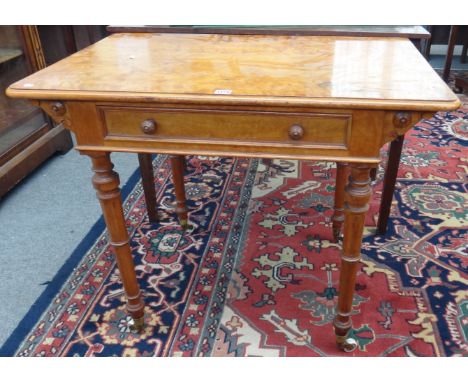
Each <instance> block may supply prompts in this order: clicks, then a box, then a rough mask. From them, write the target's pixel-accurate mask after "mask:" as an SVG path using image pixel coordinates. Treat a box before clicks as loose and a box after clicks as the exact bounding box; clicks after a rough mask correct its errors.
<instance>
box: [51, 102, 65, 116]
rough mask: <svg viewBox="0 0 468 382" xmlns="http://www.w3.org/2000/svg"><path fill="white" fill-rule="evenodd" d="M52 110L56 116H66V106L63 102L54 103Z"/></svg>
mask: <svg viewBox="0 0 468 382" xmlns="http://www.w3.org/2000/svg"><path fill="white" fill-rule="evenodd" d="M50 108H51V109H52V111H53V112H54V113H55V114H56V115H64V114H65V105H64V104H63V103H62V102H58V101H57V102H52V104H51V105H50Z"/></svg>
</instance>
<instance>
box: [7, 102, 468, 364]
mask: <svg viewBox="0 0 468 382" xmlns="http://www.w3.org/2000/svg"><path fill="white" fill-rule="evenodd" d="M467 144H468V108H465V109H460V110H458V111H456V112H452V113H439V114H438V115H437V116H435V117H434V118H433V119H431V120H426V121H423V122H421V123H420V124H419V125H418V126H417V127H416V128H415V129H413V130H412V131H411V132H410V133H408V135H407V139H406V141H405V147H404V150H403V157H402V161H401V166H400V172H399V179H398V183H397V191H396V195H395V199H394V204H393V208H392V213H391V218H390V222H389V230H388V234H387V236H386V237H380V236H375V235H374V231H375V223H376V220H377V213H378V208H379V203H380V195H381V187H382V171H379V177H378V179H377V180H376V183H375V185H374V188H375V193H374V198H373V200H372V203H371V209H370V211H369V214H368V216H367V223H366V224H367V227H366V232H365V233H366V235H365V239H364V243H363V260H362V263H361V264H362V265H361V268H360V271H359V273H358V278H357V285H356V289H355V295H354V307H353V329H352V333H351V335H352V337H353V338H355V339H356V340H357V342H358V344H359V347H358V349H357V350H356V351H355V352H354V353H352V354H347V353H343V352H340V351H339V350H337V348H336V347H335V343H334V335H333V329H332V320H333V317H334V315H335V305H336V302H337V284H338V275H339V268H340V262H339V255H340V246H339V245H338V244H335V243H333V241H332V230H331V216H332V212H333V193H334V178H335V165H334V164H332V163H324V162H320V163H319V162H309V161H294V160H257V159H233V158H222V157H217V158H207V157H191V158H189V160H188V170H187V173H186V182H187V184H186V188H187V197H188V200H189V207H190V222H191V224H192V225H193V228H192V229H191V230H189V231H187V232H184V231H182V230H181V228H180V226H179V225H178V224H177V219H176V216H175V213H174V212H173V211H174V210H173V203H174V200H173V198H174V197H173V186H172V182H171V178H170V166H169V163H168V160H167V159H166V157H165V156H157V157H156V158H155V160H154V166H155V176H156V178H157V179H156V189H157V195H158V200H159V201H160V203H161V206H160V212H161V216H162V219H161V222H160V223H158V224H153V225H152V224H149V223H148V220H147V216H146V210H145V201H144V196H143V192H142V187H141V183H140V182H139V179H138V177H139V174H138V172H136V173H135V174H134V175H133V177H132V179H131V181H130V182H129V183H128V184H127V186H126V187H125V190H124V193H123V194H124V198H125V203H124V209H125V213H126V217H127V223H128V229H129V233H130V235H131V237H132V241H131V245H132V248H133V253H134V258H135V262H136V264H137V266H136V271H137V275H138V279H139V282H140V285H141V288H142V290H143V293H144V299H145V302H146V328H145V329H144V331H143V333H141V334H133V333H131V332H130V330H129V319H128V317H127V315H126V313H125V308H124V306H125V304H124V296H123V290H122V286H121V283H120V281H119V272H118V270H117V268H116V263H115V260H114V256H113V254H112V250H111V248H110V247H109V244H108V241H107V236H106V232H105V229H104V225H103V222H102V219H101V220H100V221H98V222H97V223H96V225H95V226H94V227H93V229H92V230H91V232H90V233H89V235H88V236H87V237H86V238H85V239H84V241H83V243H82V244H81V245H80V246H79V247H78V248H77V250H76V251H75V252H74V253H73V255H72V256H71V257H70V259H69V260H68V262H67V263H66V264H65V265H64V267H63V268H62V270H61V271H60V272H59V274H57V276H56V278H55V279H54V280H53V281H52V282H51V284H50V285H49V287H48V289H47V290H46V292H45V293H44V294H43V295H42V296H41V297H40V298H39V300H38V301H37V302H36V304H35V305H34V306H33V307H32V308H31V311H30V312H29V313H28V315H27V316H26V317H25V318H24V319H23V321H22V322H21V324H20V325H19V327H18V328H17V329H16V331H15V332H14V333H13V335H12V336H11V337H10V339H9V340H8V341H7V343H6V344H5V345H4V347H3V349H1V351H0V353H1V354H3V355H16V356H337V355H339V356H462V355H464V356H466V355H468V287H467V285H468V277H467V273H466V272H467V266H468V253H467V252H468V251H467V249H468V248H467V243H468V235H467V226H468V224H467V221H468V197H467V193H466V192H467V166H468V163H467V162H468V161H467V158H468V155H467ZM382 155H383V157H384V158H383V162H384V163H385V160H386V158H385V155H386V150H383V151H382ZM117 170H118V169H117Z"/></svg>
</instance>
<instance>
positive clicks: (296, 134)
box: [289, 125, 304, 141]
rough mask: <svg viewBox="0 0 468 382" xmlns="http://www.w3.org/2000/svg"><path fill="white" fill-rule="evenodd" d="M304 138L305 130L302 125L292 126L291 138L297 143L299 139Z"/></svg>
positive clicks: (290, 130)
mask: <svg viewBox="0 0 468 382" xmlns="http://www.w3.org/2000/svg"><path fill="white" fill-rule="evenodd" d="M303 136H304V129H303V128H302V126H300V125H292V126H291V127H290V128H289V137H290V138H291V139H294V140H295V141H297V140H298V139H302V137H303Z"/></svg>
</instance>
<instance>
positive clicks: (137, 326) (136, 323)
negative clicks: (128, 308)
mask: <svg viewBox="0 0 468 382" xmlns="http://www.w3.org/2000/svg"><path fill="white" fill-rule="evenodd" d="M144 327H145V316H143V317H140V318H132V319H131V320H130V330H131V332H132V333H135V334H137V333H141V332H142V331H143V328H144Z"/></svg>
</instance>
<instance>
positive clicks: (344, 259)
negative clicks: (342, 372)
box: [334, 163, 374, 351]
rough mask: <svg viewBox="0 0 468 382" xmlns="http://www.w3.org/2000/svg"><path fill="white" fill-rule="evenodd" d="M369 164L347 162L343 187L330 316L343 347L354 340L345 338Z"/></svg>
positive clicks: (347, 348)
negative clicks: (338, 267) (333, 305)
mask: <svg viewBox="0 0 468 382" xmlns="http://www.w3.org/2000/svg"><path fill="white" fill-rule="evenodd" d="M371 167H374V166H372V165H369V164H359V163H355V164H351V165H350V168H351V175H350V177H349V183H348V185H347V186H346V190H345V204H344V215H345V219H344V233H343V251H342V256H341V273H340V284H339V294H338V306H337V314H336V317H335V320H334V328H335V334H336V341H337V344H338V346H339V347H340V348H341V349H343V350H345V351H353V350H354V349H355V348H356V345H357V344H356V341H354V340H353V339H350V338H347V335H348V332H349V330H350V329H351V325H352V324H351V317H350V316H351V311H352V304H353V294H354V287H355V282H356V272H357V270H358V267H359V261H360V258H361V243H362V234H363V230H364V220H365V217H366V212H367V210H368V208H369V204H368V203H369V199H370V196H371V187H370V169H371Z"/></svg>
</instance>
